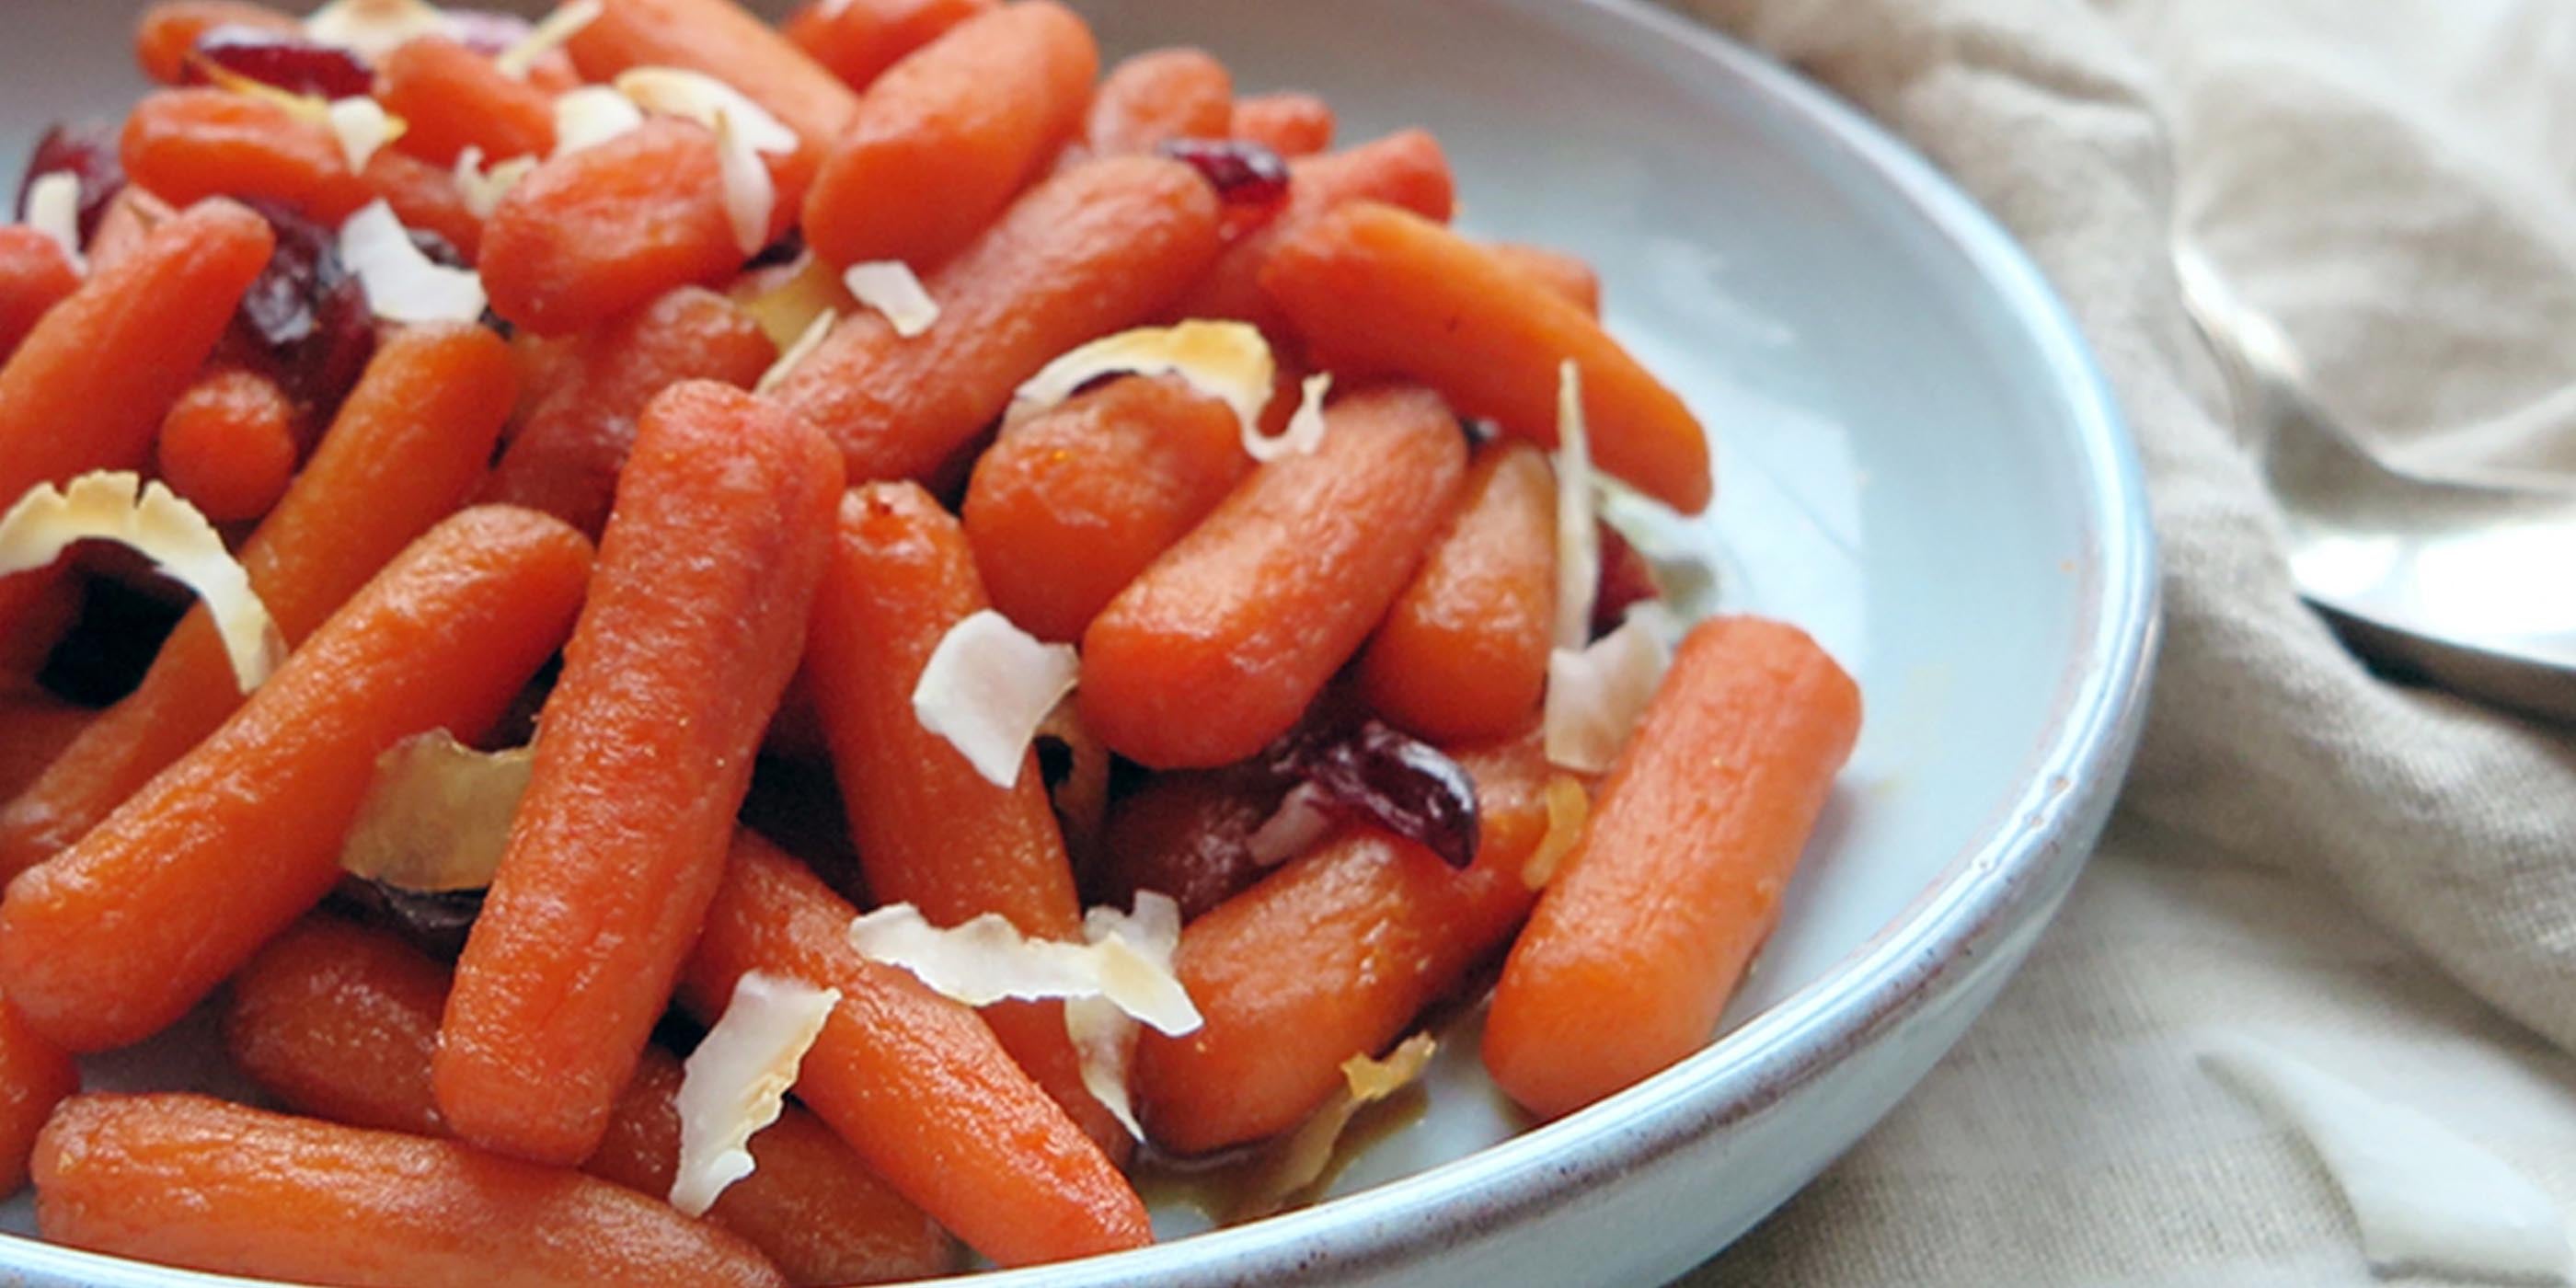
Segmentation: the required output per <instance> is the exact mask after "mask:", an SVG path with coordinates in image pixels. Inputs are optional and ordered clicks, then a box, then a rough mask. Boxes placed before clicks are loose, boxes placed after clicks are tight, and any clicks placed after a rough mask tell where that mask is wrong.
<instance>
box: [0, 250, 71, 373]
mask: <svg viewBox="0 0 2576 1288" xmlns="http://www.w3.org/2000/svg"><path fill="white" fill-rule="evenodd" d="M79 286H80V274H79V273H76V272H74V271H72V262H71V260H70V259H69V258H68V257H67V256H65V255H64V254H63V248H62V243H60V242H57V241H55V240H54V239H53V238H52V237H50V236H48V235H46V234H44V233H40V232H37V231H36V230H35V229H33V228H29V227H27V226H26V225H25V224H10V225H7V226H5V227H0V362H7V361H8V360H9V355H10V354H12V353H14V352H16V351H17V349H18V342H19V341H20V340H24V339H26V338H27V333H28V332H30V331H33V330H35V329H36V321H37V319H39V318H42V317H43V316H45V310H47V309H50V308H52V307H54V306H55V305H56V304H60V303H62V301H63V299H64V297H66V296H68V295H70V294H71V293H72V292H73V291H74V290H76V289H78V288H79Z"/></svg>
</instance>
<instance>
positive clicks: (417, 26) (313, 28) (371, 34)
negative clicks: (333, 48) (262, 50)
mask: <svg viewBox="0 0 2576 1288" xmlns="http://www.w3.org/2000/svg"><path fill="white" fill-rule="evenodd" d="M304 34H305V35H306V36H307V37H309V38H310V39H313V40H317V41H320V42H321V43H323V44H326V45H338V46H339V47H341V48H342V49H348V50H353V51H355V52H357V53H358V54H361V55H363V56H365V57H367V58H369V59H375V58H381V57H383V56H385V55H386V54H389V53H392V52H393V51H394V50H396V49H399V48H401V47H402V46H404V45H406V44H409V43H410V42H412V41H414V40H417V39H419V38H421V37H422V36H449V35H453V34H455V27H454V26H453V25H452V23H451V21H450V19H449V18H448V16H447V15H446V14H444V13H441V12H439V10H438V8H437V6H435V5H430V4H424V3H422V0H332V3H330V4H326V5H324V6H322V7H321V8H319V9H317V10H314V11H313V16H311V17H309V18H306V19H305V20H304Z"/></svg>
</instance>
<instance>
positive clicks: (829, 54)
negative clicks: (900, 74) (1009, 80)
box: [782, 0, 994, 89]
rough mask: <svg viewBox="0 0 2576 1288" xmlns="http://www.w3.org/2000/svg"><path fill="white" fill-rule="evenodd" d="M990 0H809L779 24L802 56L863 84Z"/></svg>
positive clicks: (844, 80)
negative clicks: (783, 22) (810, 0)
mask: <svg viewBox="0 0 2576 1288" xmlns="http://www.w3.org/2000/svg"><path fill="white" fill-rule="evenodd" d="M993 4H994V0H815V3H812V4H808V5H805V6H804V7H802V8H800V9H798V10H797V11H796V12H795V13H794V14H793V15H791V16H790V17H789V18H788V19H787V24H786V26H785V27H784V28H783V29H782V30H783V32H784V34H785V35H786V37H787V39H788V40H789V41H791V42H793V43H794V44H795V46H796V47H797V48H798V49H802V50H804V51H805V54H806V56H807V57H809V58H812V59H813V60H814V61H815V62H817V63H820V64H822V65H823V67H824V69H825V70H827V71H829V72H831V73H832V74H833V75H835V76H838V77H840V78H841V81H842V83H843V84H846V85H849V86H852V87H854V88H857V89H866V88H867V87H868V85H869V84H870V83H872V82H873V81H875V80H876V78H877V76H878V75H879V74H880V73H882V72H884V71H885V69H887V68H889V67H892V66H894V65H895V63H896V62H897V61H899V60H900V59H902V58H903V56H904V55H906V54H909V53H911V52H912V51H914V50H916V49H919V48H921V47H922V46H923V45H927V44H929V43H930V42H931V41H934V40H937V39H939V38H940V37H941V36H944V35H946V34H947V33H948V29H949V28H951V27H954V26H956V25H957V24H959V23H961V22H964V21H966V20H967V19H969V18H972V17H974V16H976V15H977V14H980V13H983V12H985V11H987V10H989V9H991V8H992V7H993Z"/></svg>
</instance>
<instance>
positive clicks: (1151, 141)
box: [1082, 49, 1234, 156]
mask: <svg viewBox="0 0 2576 1288" xmlns="http://www.w3.org/2000/svg"><path fill="white" fill-rule="evenodd" d="M1233 125H1234V77H1233V75H1232V74H1231V73H1229V72H1227V71H1226V69H1225V64H1223V63H1221V62H1218V61H1217V60H1216V57H1215V56H1214V55H1212V54H1210V53H1208V52H1207V51H1206V50H1204V49H1153V50H1148V51H1146V52H1144V53H1141V54H1137V55H1136V56H1134V57H1132V58H1129V59H1127V60H1126V61H1125V62H1122V63H1120V64H1118V66H1116V67H1115V68H1112V69H1111V70H1110V73H1109V75H1108V77H1107V78H1106V79H1104V80H1102V81H1101V82H1100V89H1099V90H1098V91H1097V92H1096V93H1094V94H1093V95H1092V96H1091V110H1090V111H1089V113H1088V114H1086V115H1085V116H1084V118H1083V127H1082V143H1083V146H1084V147H1085V148H1088V149H1089V150H1090V151H1091V153H1092V154H1093V155H1095V156H1118V155H1121V154H1124V153H1131V152H1151V151H1153V150H1154V149H1155V148H1157V147H1159V146H1161V145H1162V144H1164V143H1167V142H1170V141H1171V140H1173V139H1221V138H1224V137H1225V136H1226V132H1227V131H1228V130H1229V129H1231V128H1232V127H1233Z"/></svg>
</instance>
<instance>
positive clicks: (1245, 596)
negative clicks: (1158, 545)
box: [1079, 388, 1467, 769]
mask: <svg viewBox="0 0 2576 1288" xmlns="http://www.w3.org/2000/svg"><path fill="white" fill-rule="evenodd" d="M1325 423H1326V425H1327V426H1328V428H1327V429H1326V431H1325V433H1324V441H1323V445H1322V446H1321V447H1320V448H1318V449H1317V450H1316V451H1315V452H1314V453H1313V454H1312V455H1306V456H1289V457H1285V458H1282V459H1280V460H1277V461H1273V462H1271V463H1270V464H1268V465H1265V466H1263V467H1261V468H1260V469H1259V470H1256V471H1254V472H1253V474H1252V475H1251V476H1250V477H1248V478H1246V479H1245V480H1244V481H1243V482H1242V484H1240V485H1239V486H1237V487H1236V488H1235V490H1234V492H1233V493H1232V494H1231V495H1229V496H1227V497H1226V499H1225V500H1224V501H1223V502H1221V503H1220V504H1219V505H1218V506H1217V508H1216V510H1215V512H1213V513H1211V514H1209V515H1208V517H1207V518H1206V519H1205V520H1204V521H1202V522H1201V523H1200V524H1199V526H1198V527H1197V528H1196V529H1195V530H1193V531H1192V532H1191V533H1190V534H1189V535H1188V536H1186V537H1183V538H1182V539H1181V541H1180V544H1178V545H1175V546H1173V547H1172V548H1171V549H1170V550H1168V551H1165V552H1164V554H1163V557H1162V558H1160V559H1158V560H1156V561H1155V562H1154V564H1153V566H1152V567H1150V568H1147V569H1146V570H1145V572H1144V573H1143V575H1141V576H1139V577H1137V578H1136V580H1135V582H1134V583H1133V584H1131V585H1129V586H1128V587H1127V589H1126V590H1124V591H1121V592H1120V593H1119V595H1118V598H1116V599H1115V600H1112V601H1110V604H1109V607H1107V608H1105V609H1103V610H1101V613H1100V616H1098V617H1097V618H1095V619H1093V621H1092V623H1091V628H1090V629H1089V630H1087V631H1085V632H1084V633H1083V637H1082V688H1081V689H1080V690H1079V694H1080V698H1081V703H1082V719H1083V723H1085V724H1086V725H1088V726H1089V727H1090V729H1091V731H1092V732H1093V733H1094V734H1096V735H1098V736H1099V738H1100V740H1101V741H1103V742H1105V743H1107V744H1109V746H1110V747H1111V748H1113V749H1115V750H1116V751H1118V752H1119V753H1120V754H1122V755H1124V756H1126V757H1127V758H1129V759H1131V760H1137V761H1142V762H1143V763H1145V764H1147V765H1151V766H1154V767H1155V768H1158V769H1173V768H1198V767H1206V766H1213V765H1223V764H1229V763H1232V762H1234V761H1237V760H1241V759H1243V758H1245V757H1247V756H1250V755H1252V754H1253V753H1254V752H1257V751H1259V750H1261V749H1262V748H1263V747H1264V746H1267V745H1269V743H1270V741H1271V740H1272V739H1274V738H1277V737H1278V736H1279V735H1281V734H1283V733H1286V732H1287V731H1288V728H1289V726H1290V725H1293V724H1295V723H1296V722H1297V717H1298V715H1299V714H1300V713H1302V712H1304V711H1305V709H1306V706H1307V704H1308V703H1310V702H1312V701H1314V699H1315V695H1316V694H1318V693H1320V692H1322V691H1323V688H1324V683H1325V681H1327V680H1330V679H1331V678H1332V677H1333V672H1335V671H1337V670H1339V669H1340V668H1341V665H1342V663H1344V662H1347V661H1349V660H1350V658H1351V655H1352V654H1353V653H1356V652H1358V651H1359V647H1360V644H1361V643H1362V642H1363V641H1364V640H1366V639H1367V638H1368V632H1369V629H1370V628H1371V627H1373V626H1375V625H1376V624H1377V620H1378V618H1379V617H1381V616H1383V615H1384V614H1385V612H1386V609H1387V606H1388V605H1389V604H1391V603H1393V602H1394V600H1395V597H1396V594H1397V593H1398V592H1399V591H1401V590H1403V589H1404V584H1405V582H1406V581H1407V580H1408V579H1410V578H1411V577H1412V576H1413V570H1414V569H1415V567H1417V566H1418V565H1420V563H1421V562H1422V557H1423V554H1424V552H1425V551H1427V550H1428V549H1429V548H1430V545H1431V540H1432V538H1433V536H1435V535H1436V534H1437V533H1438V531H1439V525H1440V524H1441V522H1442V521H1443V520H1445V519H1446V518H1447V517H1448V510H1449V505H1450V499H1451V497H1453V496H1454V495H1455V494H1456V493H1457V490H1458V483H1459V477H1460V475H1462V474H1464V473H1465V472H1466V463H1467V448H1466V442H1465V439H1464V437H1463V436H1462V435H1460V434H1459V432H1458V423H1457V421H1456V420H1455V419H1454V418H1453V417H1451V416H1450V414H1449V410H1448V408H1446V407H1444V406H1442V405H1441V402H1440V399H1439V398H1437V397H1436V396H1434V395H1432V394H1431V393H1430V392H1428V391H1426V390H1421V389H1411V388H1391V389H1376V390H1369V391H1366V392H1363V393H1359V394H1355V395H1352V396H1350V397H1348V398H1344V399H1342V400H1340V401H1339V402H1337V403H1335V404H1334V405H1333V407H1332V408H1331V409H1330V410H1329V411H1327V412H1326V413H1325Z"/></svg>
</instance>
